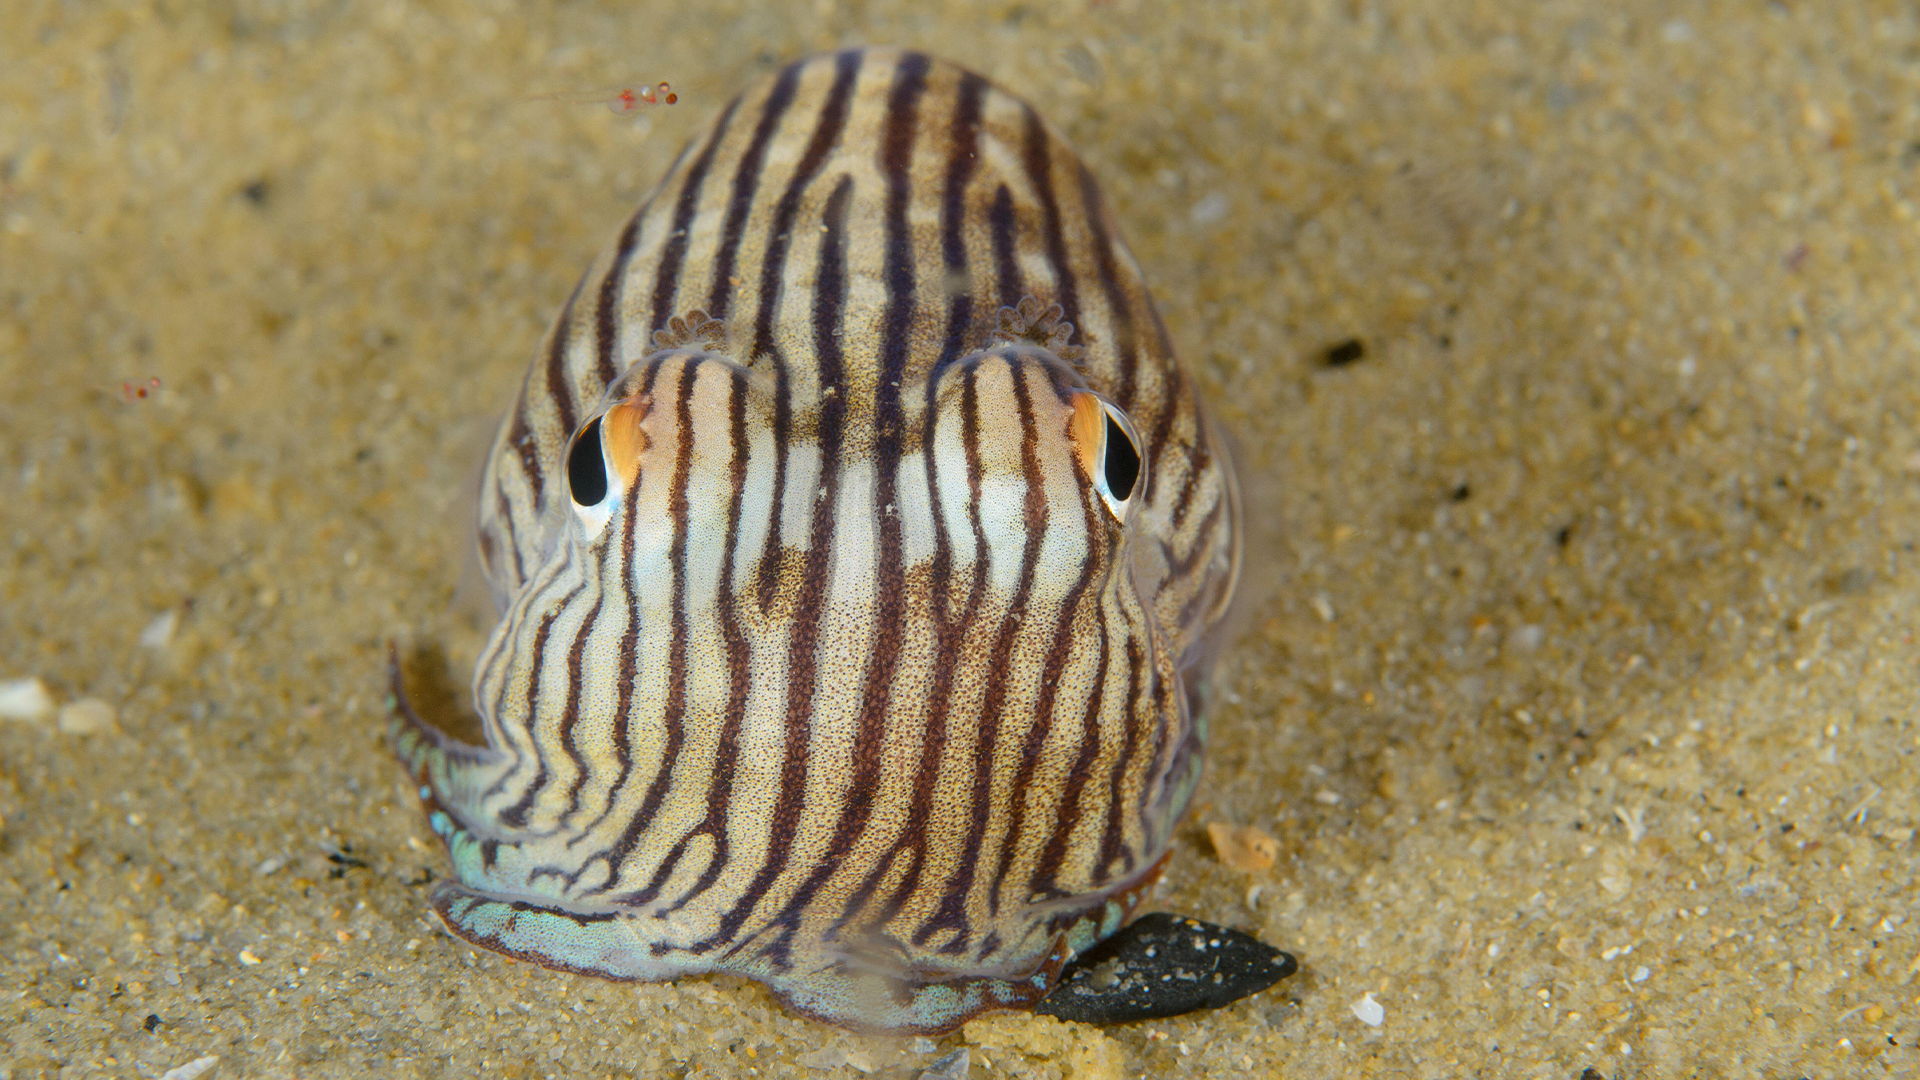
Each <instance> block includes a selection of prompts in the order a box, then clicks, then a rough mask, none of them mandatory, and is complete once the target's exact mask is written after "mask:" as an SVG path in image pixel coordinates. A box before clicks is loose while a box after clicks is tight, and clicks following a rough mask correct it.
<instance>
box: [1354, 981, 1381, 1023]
mask: <svg viewBox="0 0 1920 1080" xmlns="http://www.w3.org/2000/svg"><path fill="white" fill-rule="evenodd" d="M1352 1007H1353V1015H1354V1017H1355V1018H1356V1019H1358V1020H1359V1021H1360V1022H1361V1023H1363V1024H1365V1025H1367V1026H1368V1027H1379V1026H1380V1025H1381V1024H1384V1023H1386V1022H1387V1007H1386V1006H1384V1005H1382V1004H1380V1003H1379V1002H1377V1001H1375V1000H1373V991H1371V990H1369V991H1367V992H1366V993H1364V994H1362V995H1360V1000H1359V1001H1356V1002H1354V1003H1353V1006H1352Z"/></svg>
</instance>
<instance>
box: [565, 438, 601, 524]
mask: <svg viewBox="0 0 1920 1080" xmlns="http://www.w3.org/2000/svg"><path fill="white" fill-rule="evenodd" d="M567 486H568V487H569V488H571V489H572V491H573V501H574V503H575V504H577V505H580V506H598V505H599V504H600V502H601V501H602V500H603V499H605V498H606V497H607V462H606V459H605V458H604V457H602V456H601V454H600V418H599V417H597V416H596V417H594V418H593V419H591V420H589V421H587V426H586V427H583V428H581V429H580V434H578V435H575V436H574V437H573V449H572V450H571V451H569V452H568V454H567Z"/></svg>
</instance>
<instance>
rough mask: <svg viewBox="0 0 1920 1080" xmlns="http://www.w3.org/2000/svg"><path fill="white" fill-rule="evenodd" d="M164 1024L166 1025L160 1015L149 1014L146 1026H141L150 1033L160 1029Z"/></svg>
mask: <svg viewBox="0 0 1920 1080" xmlns="http://www.w3.org/2000/svg"><path fill="white" fill-rule="evenodd" d="M163 1023H165V1021H163V1020H161V1019H160V1014H159V1013H148V1014H147V1022H146V1023H144V1024H141V1025H140V1026H141V1027H143V1028H146V1029H147V1030H148V1031H152V1030H153V1029H154V1028H157V1027H159V1026H160V1025H161V1024H163Z"/></svg>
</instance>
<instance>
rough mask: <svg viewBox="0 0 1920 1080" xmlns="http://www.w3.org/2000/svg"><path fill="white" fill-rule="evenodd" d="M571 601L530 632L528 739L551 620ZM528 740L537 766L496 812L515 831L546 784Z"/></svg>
mask: <svg viewBox="0 0 1920 1080" xmlns="http://www.w3.org/2000/svg"><path fill="white" fill-rule="evenodd" d="M572 599H573V596H572V595H571V594H570V595H568V597H567V598H566V599H565V600H562V601H561V602H560V603H559V604H558V605H557V606H555V607H554V609H553V610H552V611H549V612H547V613H546V615H544V616H543V617H542V618H541V619H540V629H538V630H536V631H534V633H533V657H534V660H533V664H532V668H533V670H532V673H531V675H530V676H529V677H528V679H527V727H528V731H527V734H528V735H529V736H532V734H533V725H534V722H535V720H536V719H537V718H538V717H539V715H540V710H539V708H538V705H539V701H540V673H541V672H542V671H545V670H546V666H547V665H546V663H545V660H546V655H547V636H548V635H549V634H550V633H551V632H552V631H553V620H554V619H556V618H558V617H559V615H560V612H561V611H563V610H565V609H566V606H567V602H568V601H569V600H572ZM530 741H532V743H533V747H534V749H533V757H534V760H535V761H537V762H538V763H539V764H538V767H537V768H536V769H535V770H534V774H533V782H532V783H530V784H528V785H527V787H526V790H525V791H522V792H521V793H520V798H519V799H518V800H517V801H515V802H514V804H513V805H511V806H509V807H507V808H506V809H504V810H502V811H500V821H501V823H502V824H504V825H506V826H508V827H509V828H514V829H518V828H520V827H522V826H524V825H525V824H526V823H527V809H528V808H529V807H531V806H532V805H533V800H534V799H535V798H537V797H539V794H540V789H541V788H543V787H545V786H546V784H547V756H546V755H545V754H542V753H541V752H540V748H539V740H537V739H531V740H530ZM524 760H525V759H524V758H521V759H519V760H516V761H515V762H514V767H513V768H512V769H511V770H509V771H508V773H507V776H512V775H513V774H514V773H517V772H519V771H520V762H521V761H524ZM506 781H507V777H506V776H503V777H501V778H500V779H499V780H498V781H496V782H495V783H494V785H493V789H498V788H500V787H501V786H502V785H503V784H505V783H506ZM493 789H490V790H493Z"/></svg>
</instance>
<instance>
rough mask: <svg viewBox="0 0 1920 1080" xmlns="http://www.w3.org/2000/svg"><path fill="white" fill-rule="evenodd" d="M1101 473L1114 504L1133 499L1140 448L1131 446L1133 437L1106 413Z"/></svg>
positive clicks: (1138, 476)
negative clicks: (1103, 475) (1105, 436)
mask: <svg viewBox="0 0 1920 1080" xmlns="http://www.w3.org/2000/svg"><path fill="white" fill-rule="evenodd" d="M1101 471H1102V472H1103V473H1104V474H1105V476H1106V480H1107V494H1109V495H1111V496H1113V498H1114V501H1116V502H1126V501H1127V500H1128V499H1130V498H1132V497H1133V485H1134V483H1135V482H1137V481H1138V480H1139V479H1140V448H1139V447H1137V446H1135V445H1133V436H1132V435H1131V434H1129V433H1128V432H1127V429H1126V428H1123V427H1121V426H1120V424H1119V423H1118V422H1117V421H1115V420H1114V418H1113V413H1112V412H1108V413H1107V446H1106V460H1105V461H1104V462H1102V463H1101Z"/></svg>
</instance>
